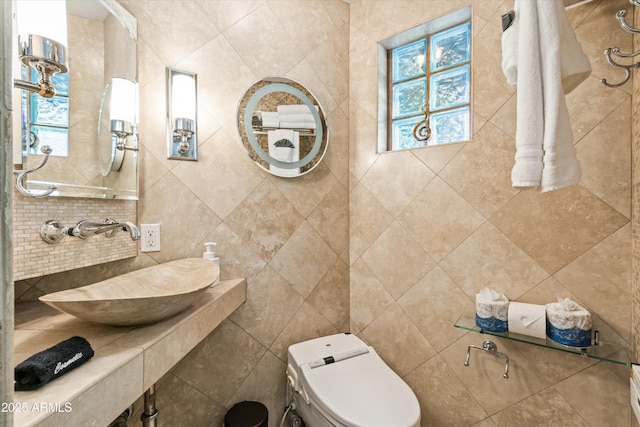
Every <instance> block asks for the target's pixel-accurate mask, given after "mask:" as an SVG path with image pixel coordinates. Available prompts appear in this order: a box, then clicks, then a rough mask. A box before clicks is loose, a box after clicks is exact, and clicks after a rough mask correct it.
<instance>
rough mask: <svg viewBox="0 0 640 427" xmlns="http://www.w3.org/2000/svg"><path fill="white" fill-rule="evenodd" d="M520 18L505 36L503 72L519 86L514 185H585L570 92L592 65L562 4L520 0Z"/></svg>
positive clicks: (517, 9)
mask: <svg viewBox="0 0 640 427" xmlns="http://www.w3.org/2000/svg"><path fill="white" fill-rule="evenodd" d="M515 13H516V16H515V20H514V22H513V24H512V25H511V27H509V28H507V30H506V31H505V32H504V33H503V35H502V49H503V50H502V51H503V61H502V67H503V71H504V74H505V76H506V77H507V81H508V82H509V83H511V84H513V83H514V82H515V83H517V85H518V93H517V127H516V156H515V165H514V167H513V170H512V171H511V180H512V184H513V186H514V187H516V188H532V187H540V191H543V192H544V191H551V190H557V189H560V188H564V187H567V186H569V185H573V184H577V183H578V182H579V181H580V174H581V172H580V164H579V163H578V159H577V156H576V150H575V147H574V146H573V133H572V132H571V123H570V122H569V113H568V110H567V105H566V101H565V98H564V93H568V92H570V91H571V90H573V89H574V88H575V87H577V86H578V85H579V84H580V83H581V82H582V81H584V79H586V78H587V77H588V76H589V74H590V73H591V66H590V64H589V59H588V58H587V56H586V55H585V54H584V52H583V51H582V48H581V46H580V43H579V42H578V40H577V39H576V37H575V33H574V31H573V29H572V28H571V25H570V23H569V20H568V18H567V16H566V14H565V11H564V8H563V6H562V1H561V0H516V2H515ZM519 46H523V47H526V48H523V49H519Z"/></svg>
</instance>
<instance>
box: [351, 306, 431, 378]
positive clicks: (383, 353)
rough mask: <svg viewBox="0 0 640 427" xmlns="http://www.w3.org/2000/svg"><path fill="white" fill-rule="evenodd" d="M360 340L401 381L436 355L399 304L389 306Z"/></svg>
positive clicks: (370, 325)
mask: <svg viewBox="0 0 640 427" xmlns="http://www.w3.org/2000/svg"><path fill="white" fill-rule="evenodd" d="M362 336H363V337H364V340H365V341H366V342H367V343H368V344H369V345H371V346H373V347H374V348H375V349H376V352H377V353H378V354H379V355H380V357H381V358H382V359H383V360H384V361H385V362H386V363H387V364H388V365H389V366H390V367H391V369H393V370H394V371H395V372H396V373H397V374H398V375H400V376H401V377H402V376H405V375H407V374H408V373H409V372H411V371H412V370H414V369H415V368H417V367H418V366H420V365H421V364H423V363H424V362H426V361H427V360H429V359H430V358H431V357H432V356H434V355H435V354H436V351H435V349H434V348H433V346H432V345H431V344H430V343H429V341H427V339H426V338H425V337H424V336H423V335H422V334H421V333H420V330H419V329H418V328H417V327H416V325H415V324H414V323H413V322H412V321H411V319H410V318H409V317H408V316H407V315H406V314H405V313H404V311H403V310H402V308H401V307H400V306H399V305H398V304H392V305H391V306H390V307H389V308H387V309H386V310H385V311H384V312H383V313H382V314H381V315H380V316H379V317H378V318H376V319H375V320H374V321H373V322H371V324H369V326H367V327H366V329H364V330H363V331H362ZM407 349H411V351H407Z"/></svg>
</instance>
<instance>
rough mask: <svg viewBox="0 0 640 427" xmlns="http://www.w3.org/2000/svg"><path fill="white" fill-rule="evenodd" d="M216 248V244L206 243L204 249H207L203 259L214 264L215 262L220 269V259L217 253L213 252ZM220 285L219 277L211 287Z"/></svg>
mask: <svg viewBox="0 0 640 427" xmlns="http://www.w3.org/2000/svg"><path fill="white" fill-rule="evenodd" d="M215 246H216V243H215V242H205V244H204V247H205V251H204V253H203V254H202V258H204V259H208V260H211V261H213V262H215V263H216V264H218V268H219V267H220V258H219V257H217V256H216V254H215V252H214V251H213V248H214V247H215ZM218 283H220V276H219V275H218V278H217V279H216V281H215V282H213V284H212V285H211V286H214V285H217V284H218Z"/></svg>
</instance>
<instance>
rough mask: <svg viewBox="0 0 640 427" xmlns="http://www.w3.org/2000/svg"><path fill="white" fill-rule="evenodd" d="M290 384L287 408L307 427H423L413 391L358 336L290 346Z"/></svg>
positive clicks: (342, 335)
mask: <svg viewBox="0 0 640 427" xmlns="http://www.w3.org/2000/svg"><path fill="white" fill-rule="evenodd" d="M287 381H288V388H289V396H288V398H287V400H288V402H287V404H292V406H291V408H292V409H293V410H295V412H296V413H297V414H298V415H299V416H300V417H301V418H302V420H303V421H304V423H305V424H306V425H307V427H331V426H336V427H419V426H420V405H419V404H418V399H417V398H416V396H415V394H414V393H413V391H412V390H411V389H410V388H409V386H408V385H407V384H406V383H405V382H404V381H403V380H402V379H401V378H400V377H399V376H398V375H397V374H396V373H395V372H393V371H392V370H391V368H389V366H387V364H386V363H384V361H383V360H382V359H381V358H380V356H378V354H377V353H376V351H375V350H374V348H373V347H371V346H367V345H366V344H365V343H364V342H363V341H362V340H360V339H359V338H358V337H356V336H355V335H352V334H349V333H343V334H336V335H329V336H326V337H321V338H315V339H312V340H309V341H305V342H301V343H298V344H294V345H292V346H290V347H289V351H288V364H287ZM294 425H295V423H294Z"/></svg>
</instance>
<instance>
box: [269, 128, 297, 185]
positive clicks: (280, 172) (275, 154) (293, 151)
mask: <svg viewBox="0 0 640 427" xmlns="http://www.w3.org/2000/svg"><path fill="white" fill-rule="evenodd" d="M281 140H287V141H289V142H291V144H292V145H293V147H286V146H278V145H283V144H282V143H280V144H278V145H277V144H276V143H277V142H278V141H281ZM267 142H268V144H269V157H272V158H274V159H276V160H279V161H281V162H286V163H293V162H297V161H298V160H300V134H299V133H298V132H295V131H293V130H288V129H276V130H270V131H268V132H267ZM269 170H270V171H271V172H273V173H274V174H275V175H277V176H283V177H293V176H298V175H300V168H292V169H287V168H280V167H277V166H273V165H269Z"/></svg>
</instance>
